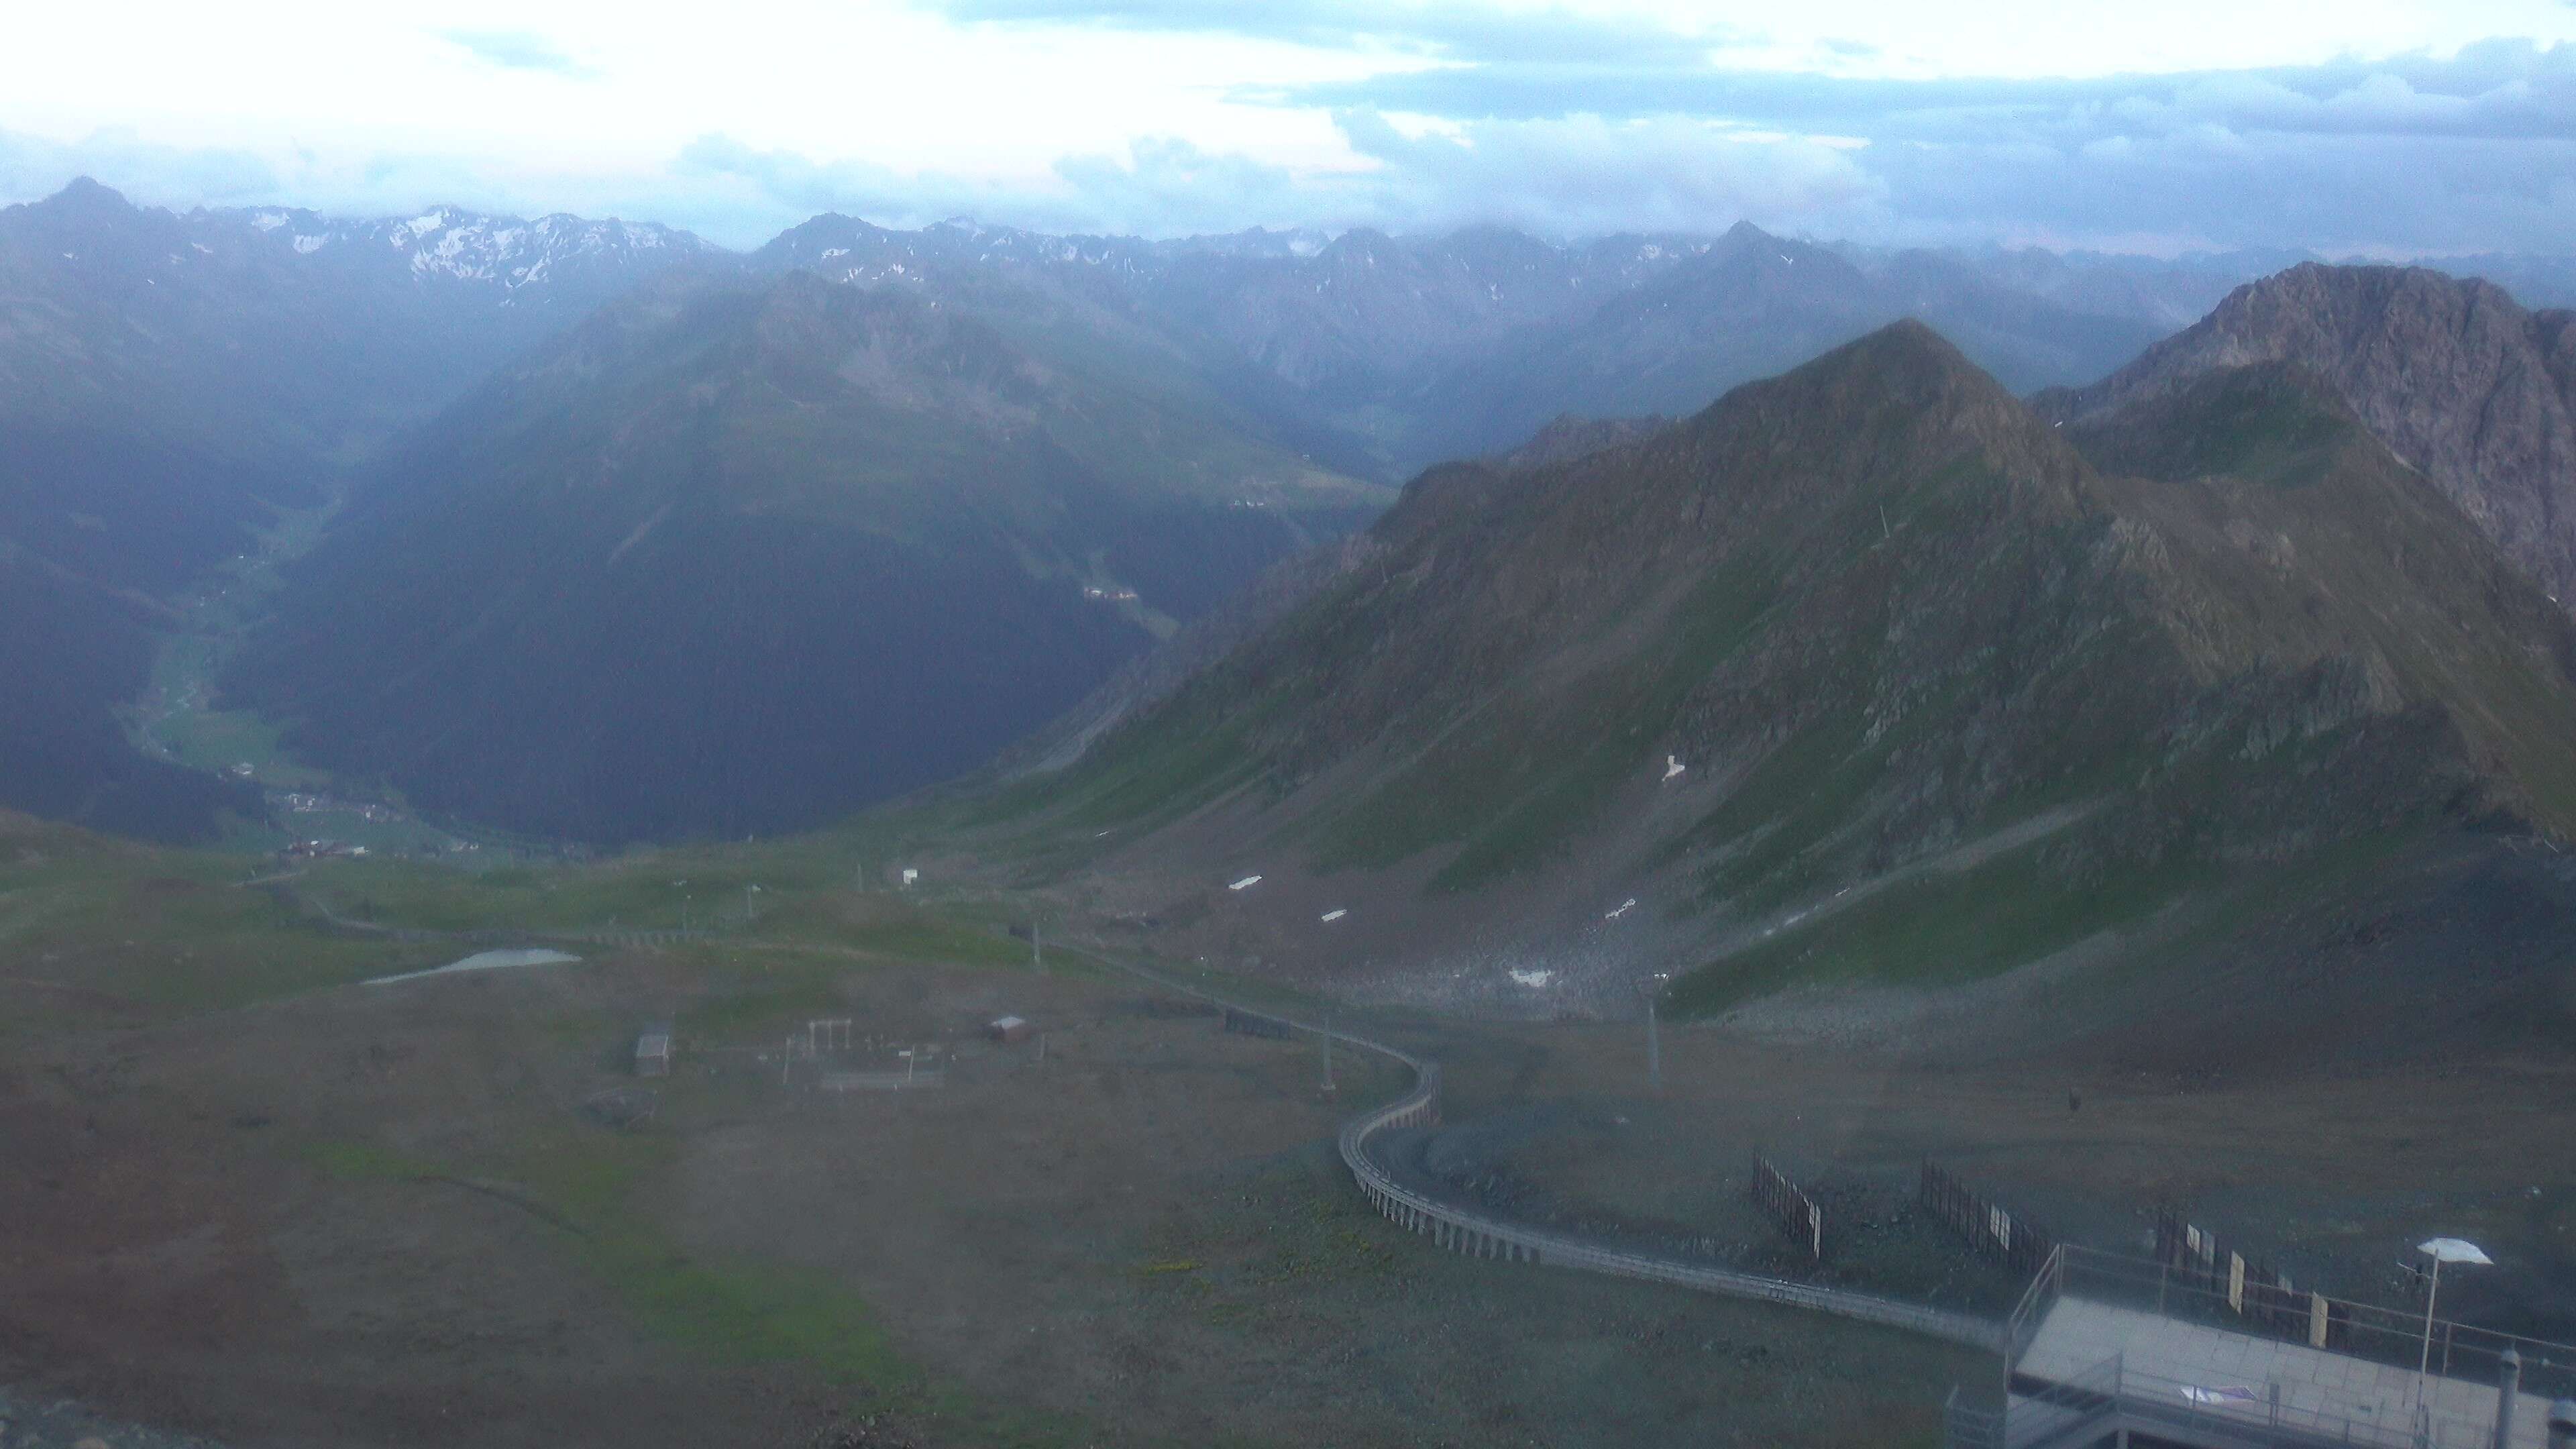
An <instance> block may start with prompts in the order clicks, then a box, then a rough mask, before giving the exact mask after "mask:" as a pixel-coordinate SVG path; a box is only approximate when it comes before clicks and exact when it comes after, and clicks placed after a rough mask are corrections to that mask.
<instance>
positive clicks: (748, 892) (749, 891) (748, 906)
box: [742, 885, 760, 926]
mask: <svg viewBox="0 0 2576 1449" xmlns="http://www.w3.org/2000/svg"><path fill="white" fill-rule="evenodd" d="M759 895H760V887H758V886H756V885H747V886H744V887H743V888H742V923H743V924H744V925H746V926H748V925H751V924H753V923H755V922H757V921H758V920H759V919H760V902H759V900H758V899H757V897H758V896H759Z"/></svg>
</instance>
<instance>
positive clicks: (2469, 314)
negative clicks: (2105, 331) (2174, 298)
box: [2041, 263, 2576, 606]
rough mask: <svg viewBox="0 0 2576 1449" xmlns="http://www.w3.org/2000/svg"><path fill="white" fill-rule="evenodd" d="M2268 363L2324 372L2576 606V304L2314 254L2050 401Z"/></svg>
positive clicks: (2123, 396)
mask: <svg viewBox="0 0 2576 1449" xmlns="http://www.w3.org/2000/svg"><path fill="white" fill-rule="evenodd" d="M2265 362H2282V363H2290V364H2293V365H2295V366H2297V367H2299V368H2302V369H2304V370H2305V371H2307V372H2309V373H2311V374H2313V375H2314V376H2316V377H2317V378H2319V379H2321V380H2323V381H2324V382H2325V383H2326V384H2327V386H2328V387H2330V388H2331V389H2332V390H2333V391H2334V392H2335V393H2336V394H2337V395H2339V396H2340V397H2341V399H2342V400H2343V402H2344V403H2345V405H2346V406H2348V407H2350V408H2351V409H2352V411H2353V413H2354V414H2355V415H2356V416H2358V417H2359V418H2360V419H2361V421H2362V422H2363V424H2364V425H2366V426H2367V427H2368V428H2369V429H2370V430H2371V431H2372V432H2373V433H2375V434H2377V435H2378V436H2379V438H2380V439H2381V440H2382V441H2384V442H2386V443H2387V444H2388V446H2389V447H2390V448H2391V449H2393V450H2394V451H2395V452H2396V453H2397V455H2398V456H2399V457H2400V458H2402V459H2404V460H2405V461H2406V462H2407V463H2408V464H2409V465H2411V466H2413V467H2414V468H2416V469H2417V470H2419V471H2420V472H2422V473H2423V474H2424V476H2425V477H2427V478H2429V479H2431V480H2432V481H2433V483H2434V484H2435V485H2436V486H2438V487H2439V488H2440V489H2441V490H2442V491H2443V492H2444V493H2445V494H2447V495H2448V496H2449V497H2450V498H2451V500H2452V501H2453V502H2455V503H2457V504H2458V505H2459V506H2460V509H2461V511H2462V512H2464V513H2466V514H2467V515H2468V516H2469V518H2470V519H2471V520H2472V521H2474V522H2475V523H2476V524H2477V526H2478V527H2479V528H2480V529H2481V530H2482V531H2483V532H2485V533H2486V535H2487V536H2488V537H2489V538H2492V539H2494V540H2495V541H2496V543H2497V544H2498V545H2499V546H2501V547H2502V548H2503V550H2504V551H2505V553H2506V554H2507V555H2508V556H2509V557H2511V558H2512V559H2513V560H2514V562H2515V563H2517V564H2519V565H2521V567H2522V568H2523V569H2524V570H2525V571H2526V572H2528V573H2529V574H2530V575H2531V577H2532V578H2534V579H2536V580H2537V581H2539V582H2540V584H2541V585H2542V587H2544V588H2546V589H2547V590H2548V591H2549V593H2550V594H2551V595H2552V596H2553V597H2556V598H2557V599H2559V600H2561V601H2562V602H2563V603H2566V604H2568V605H2571V606H2576V587H2571V585H2576V313H2571V312H2558V311H2553V312H2528V311H2525V310H2524V309H2523V308H2522V307H2521V306H2520V305H2518V304H2517V303H2516V302H2515V301H2514V299H2513V298H2512V297H2511V296H2510V295H2509V294H2507V293H2506V292H2505V291H2504V289H2503V288H2501V287H2498V286H2495V285H2493V284H2492V283H2488V282H2483V281H2478V280H2475V279H2469V280H2462V279H2459V278H2454V277H2450V276H2446V275H2444V274H2442V273H2440V272H2435V271H2429V270H2426V269H2424V268H2421V267H2338V266H2326V265H2322V264H2318V263H2309V264H2306V265H2302V266H2297V267H2293V268H2291V269H2290V270H2288V271H2286V272H2281V273H2279V274H2277V275H2275V276H2271V277H2267V278H2265V279H2264V280H2262V281H2260V282H2255V283H2252V284H2250V285H2248V286H2244V287H2240V288H2238V289H2237V290H2236V291H2235V292H2234V293H2233V294H2231V295H2230V296H2229V297H2228V298H2227V300H2226V301H2225V302H2223V303H2221V304H2220V305H2219V307H2218V309H2217V310H2216V311H2214V312H2212V313H2211V314H2210V315H2209V316H2208V317H2206V318H2204V319H2203V320H2202V321H2201V322H2199V323H2198V324H2197V325H2195V326H2193V327H2191V328H2190V329H2188V330H2186V331H2184V332H2182V333H2179V334H2177V335H2176V336H2174V337H2171V338H2168V339H2167V340H2165V341H2163V342H2161V343H2158V344H2157V345H2156V346H2154V347H2151V348H2149V349H2148V350H2147V351H2146V352H2145V354H2144V355H2142V356H2140V357H2139V358H2138V360H2137V361H2136V362H2133V363H2131V364H2130V365H2128V366H2127V367H2124V368H2122V369H2120V370H2119V371H2118V372H2116V373H2113V374H2112V375H2111V376H2109V377H2107V378H2105V379H2103V380H2102V381H2101V382H2098V383H2095V384H2093V385H2092V386H2090V387H2086V388H2082V389H2078V390H2074V391H2071V392H2059V393H2055V394H2051V395H2045V396H2043V398H2042V399H2041V405H2042V408H2043V410H2045V411H2049V412H2052V413H2054V414H2055V415H2056V416H2058V417H2061V418H2064V419H2066V420H2067V421H2069V422H2078V423H2080V422H2084V421H2087V420H2091V419H2095V418H2099V417H2103V416H2106V415H2108V414H2110V413H2112V412H2115V411H2117V410H2119V409H2121V408H2125V407H2128V406H2129V405H2131V404H2134V403H2140V402H2148V401H2153V400H2155V399H2158V398H2161V397H2165V396H2168V395H2171V394H2173V393H2175V392H2177V391H2179V390H2181V389H2183V388H2185V387H2187V386H2189V385H2190V384H2191V383H2192V382H2193V381H2194V380H2196V379H2198V378H2201V377H2204V376H2206V375H2208V374H2210V373H2213V372H2217V371H2220V370H2224V369H2228V368H2236V367H2243V366H2246V365H2248V364H2252V363H2265Z"/></svg>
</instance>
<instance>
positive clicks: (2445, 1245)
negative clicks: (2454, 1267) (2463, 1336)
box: [2415, 1238, 2495, 1405]
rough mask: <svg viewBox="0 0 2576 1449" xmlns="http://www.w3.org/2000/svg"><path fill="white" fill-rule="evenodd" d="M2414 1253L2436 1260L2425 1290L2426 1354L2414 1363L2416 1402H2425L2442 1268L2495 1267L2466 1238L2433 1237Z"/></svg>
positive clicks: (2420, 1244) (2491, 1261) (2431, 1362)
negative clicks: (2455, 1264) (2453, 1264)
mask: <svg viewBox="0 0 2576 1449" xmlns="http://www.w3.org/2000/svg"><path fill="white" fill-rule="evenodd" d="M2415 1251H2416V1252H2419V1253H2421V1254H2423V1255H2424V1256H2425V1257H2427V1258H2430V1259H2432V1260H2433V1281H2432V1282H2431V1283H2430V1284H2428V1285H2427V1286H2426V1287H2425V1289H2424V1353H2423V1356H2422V1357H2421V1358H2419V1359H2417V1360H2416V1363H2415V1402H2416V1403H2417V1404H2418V1405H2421V1404H2422V1403H2423V1402H2424V1376H2425V1375H2426V1374H2427V1373H2428V1372H2430V1371H2431V1369H2432V1367H2433V1301H2434V1300H2435V1299H2436V1298H2438V1297H2440V1296H2441V1293H2442V1265H2443V1264H2444V1263H2466V1264H2470V1265H2472V1266H2475V1267H2481V1268H2484V1267H2492V1266H2493V1265H2494V1263H2495V1260H2494V1259H2493V1258H2490V1257H2488V1256H2487V1255H2486V1253H2485V1252H2484V1251H2483V1250H2482V1249H2480V1248H2479V1247H2478V1245H2477V1244H2475V1243H2472V1242H2470V1241H2469V1240H2468V1239H2466V1238H2432V1239H2428V1240H2426V1241H2424V1242H2421V1243H2417V1244H2416V1245H2415Z"/></svg>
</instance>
